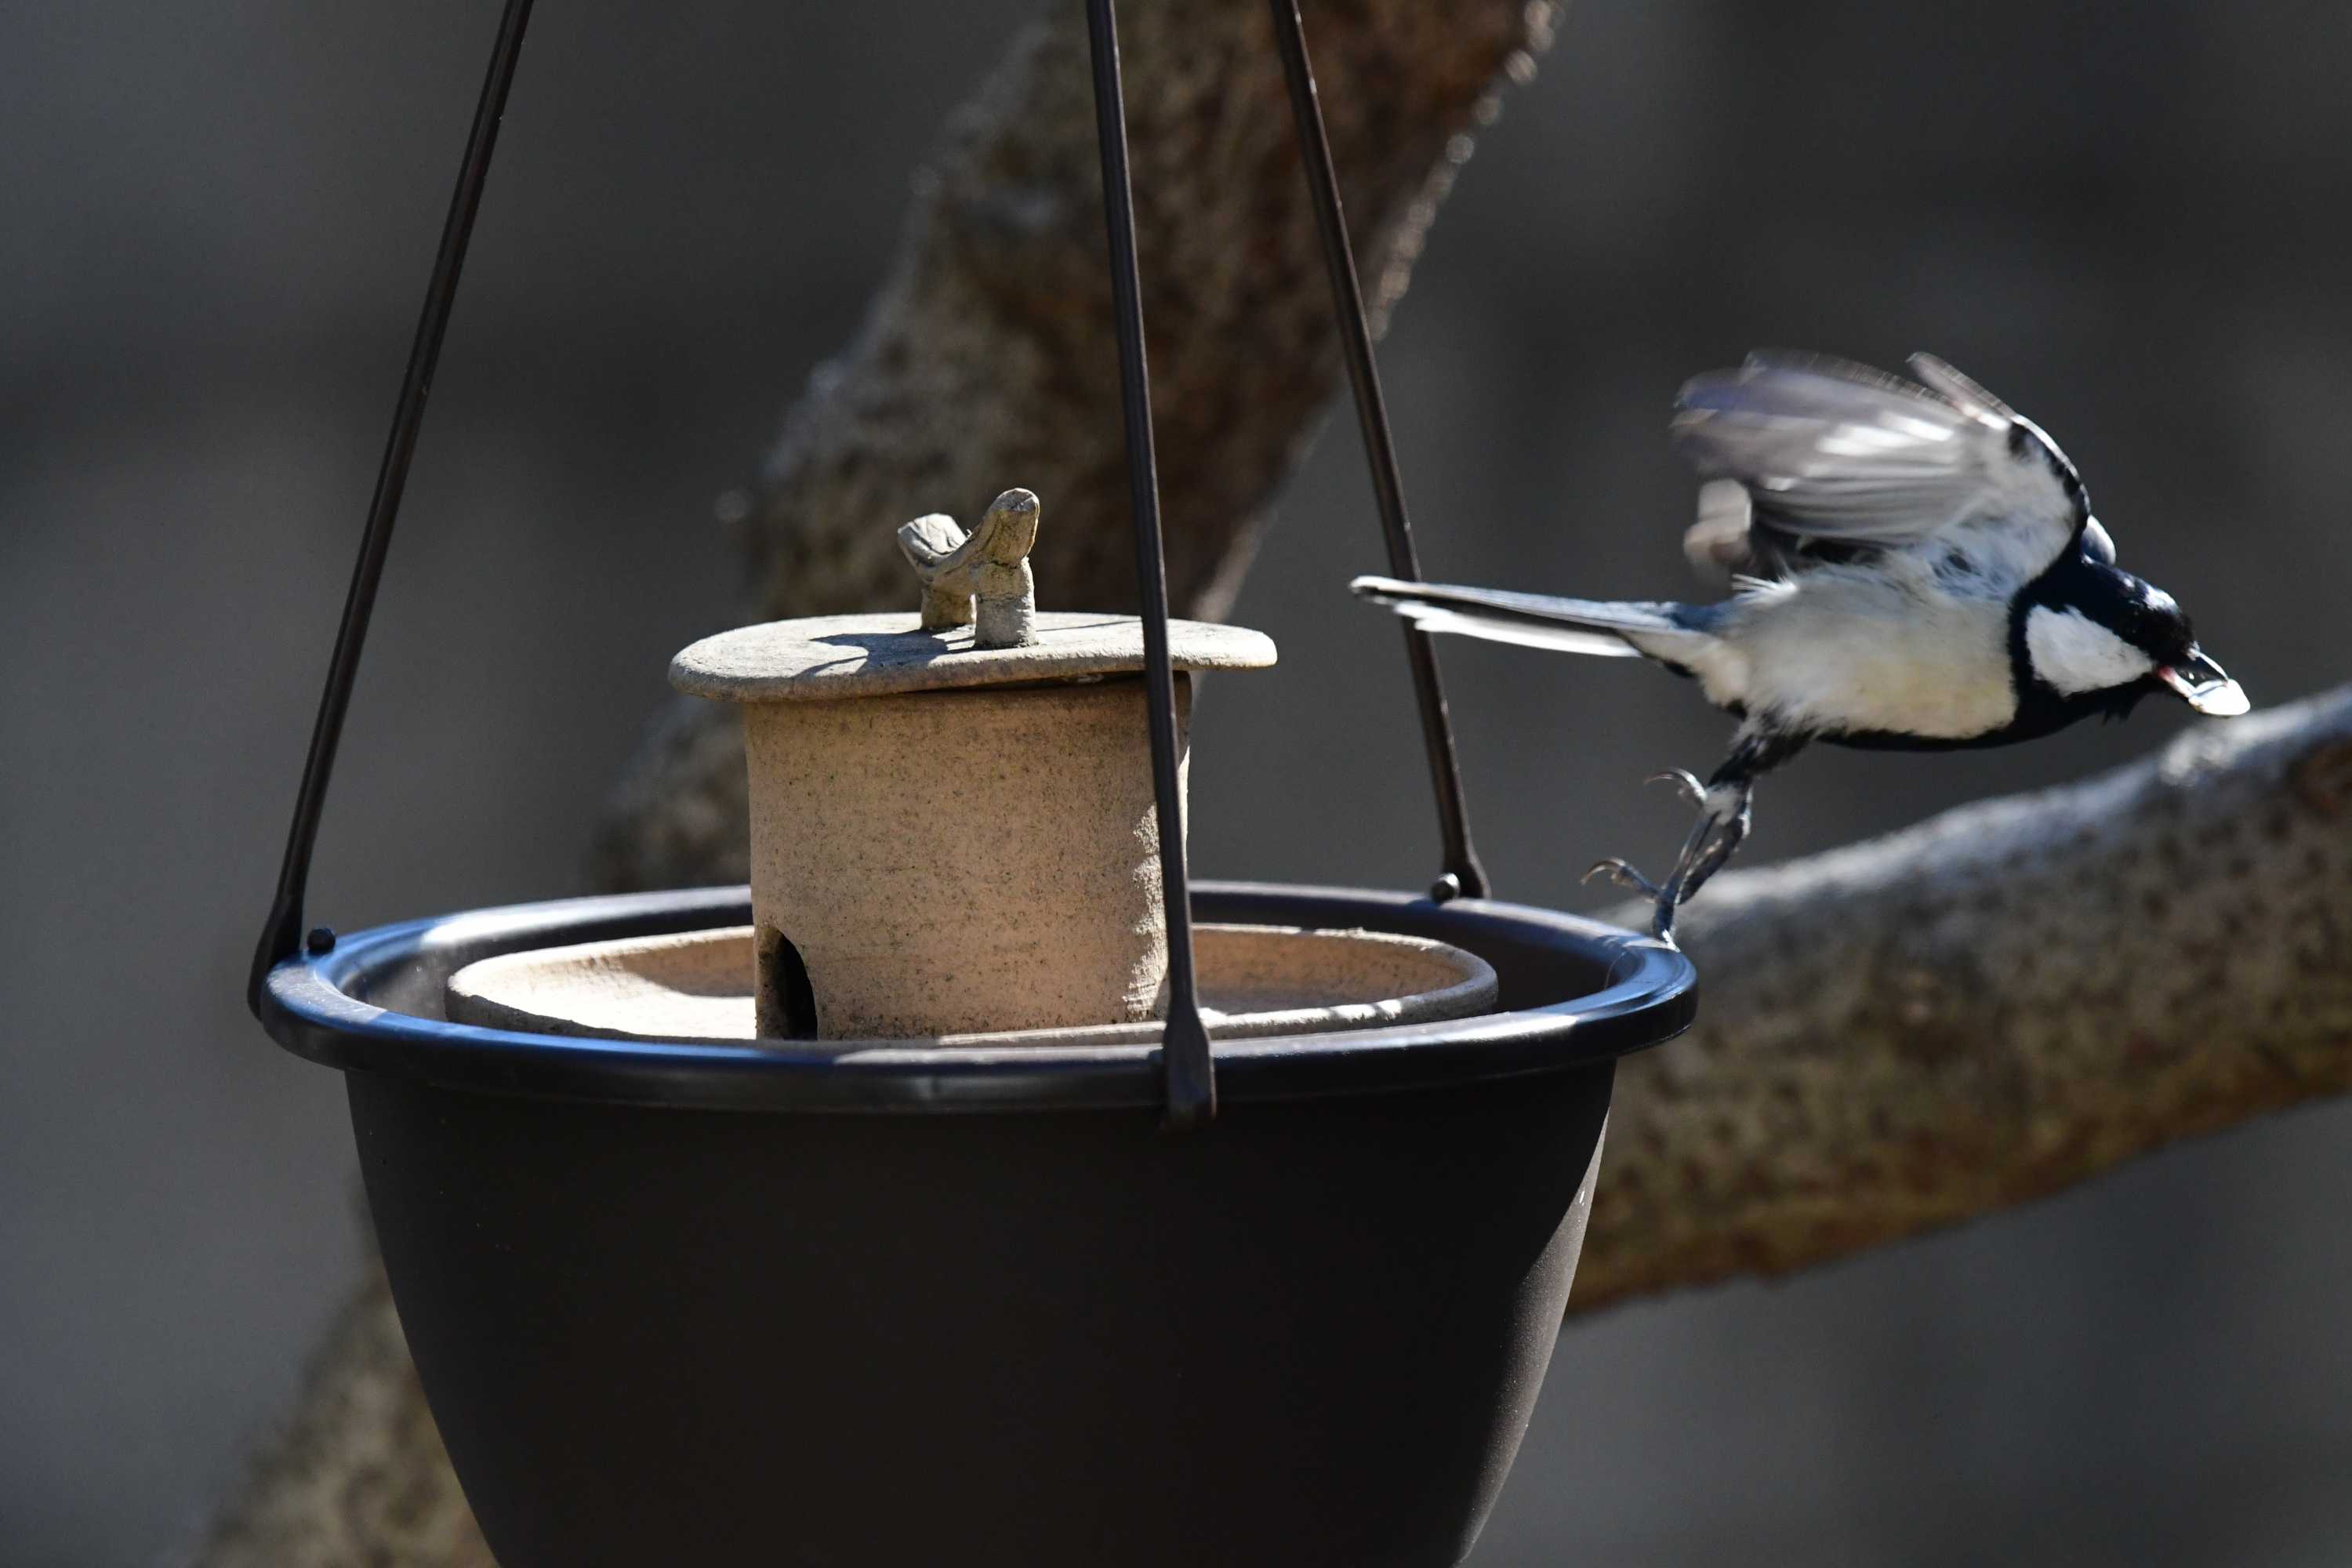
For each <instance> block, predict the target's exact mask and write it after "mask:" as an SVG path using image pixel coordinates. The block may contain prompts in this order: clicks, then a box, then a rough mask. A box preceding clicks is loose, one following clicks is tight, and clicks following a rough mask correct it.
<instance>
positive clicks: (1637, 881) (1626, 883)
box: [1579, 855, 1665, 899]
mask: <svg viewBox="0 0 2352 1568" xmlns="http://www.w3.org/2000/svg"><path fill="white" fill-rule="evenodd" d="M1595 877H1606V878H1608V879H1609V880H1611V881H1612V882H1613V883H1615V884H1616V885H1617V886H1619V887H1621V888H1622V889H1625V890H1626V891H1627V892H1629V893H1639V894H1641V895H1642V896H1643V898H1645V899H1663V898H1664V897H1665V894H1664V891H1662V890H1661V889H1659V887H1658V885H1657V884H1656V883H1655V882H1653V881H1652V880H1650V879H1648V878H1647V877H1644V876H1643V875H1642V873H1641V872H1639V871H1636V870H1635V869H1633V866H1632V865H1631V864H1629V863H1628V862H1626V861H1623V860H1620V859H1618V858H1616V857H1615V856H1613V855H1612V856H1611V857H1610V858H1608V859H1606V860H1595V861H1594V862H1593V863H1592V864H1591V866H1590V867H1588V868H1586V869H1585V873H1584V875H1583V876H1582V877H1581V878H1580V879H1579V880H1581V881H1586V882H1590V881H1591V880H1592V879H1593V878H1595Z"/></svg>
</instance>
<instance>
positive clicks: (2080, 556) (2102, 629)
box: [2016, 523, 2247, 717]
mask: <svg viewBox="0 0 2352 1568" xmlns="http://www.w3.org/2000/svg"><path fill="white" fill-rule="evenodd" d="M2091 526H2092V527H2096V526H2097V525H2096V524H2095V523H2094V524H2092V525H2091ZM2100 537H2101V538H2102V539H2104V537H2105V535H2104V533H2102V534H2101V536H2100ZM2112 550H2113V546H2108V547H2107V551H2106V552H2101V551H2098V550H2095V549H2093V548H2088V547H2086V548H2084V549H2082V550H2080V551H2077V552H2070V553H2069V555H2068V557H2067V558H2066V559H2065V560H2063V561H2062V562H2061V563H2059V564H2058V565H2055V566H2053V567H2052V568H2051V569H2050V570H2049V571H2048V572H2046V573H2044V574H2042V577H2041V578H2040V579H2039V580H2038V581H2037V582H2035V583H2034V584H2033V586H2032V588H2031V589H2029V590H2028V591H2027V593H2026V594H2025V595H2024V596H2023V597H2022V598H2021V600H2020V601H2019V605H2018V625H2017V628H2016V640H2017V645H2018V646H2017V651H2018V653H2019V655H2020V662H2021V675H2022V676H2023V677H2024V678H2025V679H2026V680H2027V681H2028V682H2030V683H2031V685H2032V687H2033V688H2036V689H2037V690H2035V691H2033V692H2031V693H2029V696H2032V697H2037V698H2039V699H2040V700H2042V702H2043V703H2044V704H2048V703H2050V702H2052V701H2053V700H2054V702H2055V703H2056V704H2057V705H2058V706H2060V707H2063V708H2066V709H2079V710H2084V711H2095V710H2105V711H2108V712H2111V713H2122V712H2127V711H2129V710H2130V709H2131V706H2132V704H2133V703H2135V702H2137V701H2138V700H2139V699H2140V698H2142V697H2144V696H2146V695H2147V694H2148V693H2149V692H2151V691H2159V690H2161V691H2169V692H2170V693H2172V694H2173V695H2174V696H2176V697H2178V698H2179V699H2180V700H2182V701H2184V702H2186V703H2188V704H2189V706H2190V707H2191V708H2194V709H2196V710H2197V711H2199V712H2200V713H2210V714H2213V715H2215V716H2217V717H2227V716H2230V715H2233V714H2238V713H2243V712H2244V711H2245V710H2246V708H2247V702H2246V694H2245V693H2244V692H2243V691H2242V690H2241V689H2239V686H2238V683H2237V682H2236V681H2234V680H2231V679H2230V678H2229V677H2228V676H2227V675H2226V674H2224V673H2222V670H2221V666H2220V665H2218V664H2215V663H2214V662H2213V661H2212V660H2211V659H2210V658H2206V657H2205V655H2204V652H2203V651H2202V650H2201V649H2200V648H2199V647H2198V646H2197V636H2196V633H2195V632H2194V631H2193V630H2192V629H2191V628H2190V626H2189V616H2188V614H2187V613H2186V612H2185V611H2183V610H2182V609H2181V607H2180V605H2179V604H2178V603H2177V602H2175V600H2174V599H2173V597H2172V595H2169V594H2168V593H2166V592H2165V591H2164V590H2163V589H2161V588H2159V587H2158V586H2156V585H2155V584H2152V583H2147V582H2145V581H2143V580H2141V579H2140V578H2137V577H2135V576H2133V575H2132V574H2130V573H2128V572H2126V571H2124V570H2122V569H2121V568H2120V567H2118V566H2116V565H2115V564H2114V557H2113V555H2112V553H2110V552H2112ZM2076 716H2079V714H2078V715H2076Z"/></svg>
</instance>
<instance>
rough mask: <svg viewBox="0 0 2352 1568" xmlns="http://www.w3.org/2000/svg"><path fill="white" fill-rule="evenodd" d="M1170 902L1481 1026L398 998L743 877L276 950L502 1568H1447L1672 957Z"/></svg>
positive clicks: (287, 1025)
mask: <svg viewBox="0 0 2352 1568" xmlns="http://www.w3.org/2000/svg"><path fill="white" fill-rule="evenodd" d="M1195 904H1196V910H1197V912H1198V914H1199V915H1200V917H1201V918H1202V919H1206V920H1214V921H1244V922H1248V921H1256V922H1264V923H1270V924H1287V925H1304V926H1320V927H1361V928H1368V929H1373V930H1385V931H1402V932H1407V933H1411V934H1418V935H1423V936H1430V937H1434V938H1437V939H1439V940H1442V941H1444V942H1452V943H1454V944H1456V945H1458V946H1461V947H1465V948H1467V949H1469V950H1471V951H1472V952H1476V953H1478V954H1479V955H1480V956H1482V957H1484V958H1485V959H1486V960H1487V962H1489V963H1492V964H1493V965H1494V967H1495V969H1496V972H1497V973H1498V976H1499V978H1500V981H1501V986H1502V1002H1501V1010H1500V1011H1499V1012H1497V1013H1496V1014H1492V1015H1489V1016H1484V1017H1480V1018H1473V1019H1464V1020H1459V1021H1455V1022H1452V1023H1446V1024H1438V1025H1429V1026H1417V1027H1413V1028H1404V1029H1397V1028H1391V1029H1376V1030H1366V1031H1360V1032H1354V1033H1343V1034H1327V1035H1318V1036H1311V1037H1297V1038H1287V1039H1286V1038H1274V1039H1257V1040H1249V1041H1240V1042H1229V1043H1221V1044H1219V1045H1218V1046H1217V1047H1216V1051H1215V1056H1216V1070H1217V1074H1218V1084H1219V1091H1220V1098H1221V1109H1220V1113H1219V1115H1218V1118H1217V1120H1216V1121H1215V1122H1214V1123H1213V1125H1211V1126H1210V1127H1208V1128H1206V1129H1204V1130H1202V1131H1198V1132H1195V1133H1192V1134H1191V1135H1187V1136H1175V1135H1170V1134H1165V1133H1162V1132H1160V1131H1157V1130H1156V1123H1157V1121H1158V1119H1159V1118H1160V1115H1161V1109H1162V1104H1163V1099H1162V1096H1163V1092H1164V1090H1163V1084H1162V1079H1161V1076H1160V1065H1159V1056H1158V1052H1157V1051H1156V1050H1153V1049H1148V1048H1144V1047H1105V1048H1099V1049H1076V1050H1068V1051H1024V1052H1002V1051H999V1052H983V1051H969V1050H966V1051H940V1050H919V1049H898V1050H875V1051H869V1052H859V1053H853V1054H852V1055H850V1056H848V1057H845V1058H830V1057H821V1056H815V1055H803V1054H799V1053H795V1052H793V1051H790V1050H780V1049H776V1048H773V1047H712V1046H661V1045H648V1044H643V1043H638V1042H618V1041H610V1040H594V1039H579V1038H565V1037H554V1036H533V1035H520V1034H508V1033H502V1032H499V1031H494V1030H486V1029H478V1028H471V1027H466V1026H457V1025H452V1024H448V1023H446V1022H444V1021H442V1020H441V1018H440V1016H439V1002H438V998H439V995H440V991H441V984H442V981H443V979H444V978H445V977H446V975H447V974H448V973H450V972H451V971H452V970H453V969H454V968H456V967H457V966H459V965H462V964H464V963H470V962H472V961H473V960H475V959H478V958H483V957H488V956H490V955H492V954H494V953H499V952H513V951H517V950H520V949H523V948H528V947H537V946H546V945H553V944H558V943H564V942H584V941H593V940H598V939H601V938H605V937H617V936H630V935H650V934H655V933H658V932H663V931H681V930H692V929H698V928H701V927H708V926H717V925H724V924H732V923H738V922H740V921H743V920H744V919H746V918H747V915H746V909H747V899H746V895H745V894H744V893H743V891H742V890H741V889H720V890H713V891H706V892H694V893H677V894H661V895H650V896H638V897H630V898H618V899H592V900H572V901H568V902H562V903H554V904H541V905H534V906H528V907H522V908H517V909H511V910H486V911H479V912H477V913H472V914H466V915H459V916H454V917H451V918H448V919H445V920H437V921H423V922H419V923H415V924H411V925H404V926H395V927H388V928H383V929H381V930H377V931H366V932H361V933H357V934H355V935H352V936H351V937H348V938H345V939H344V940H343V941H341V942H340V943H338V944H337V945H336V946H335V947H334V948H333V949H332V950H331V951H330V952H325V953H323V954H305V955H303V956H299V957H297V958H292V959H289V960H286V961H284V962H283V963H279V964H278V966H277V967H276V968H275V969H274V970H273V971H272V972H271V973H270V974H269V976H268V984H267V994H266V997H265V1000H264V1004H263V1009H262V1010H263V1013H264V1016H265V1021H266V1022H267V1023H268V1027H269V1030H270V1033H271V1034H272V1035H273V1036H274V1037H276V1038H277V1039H278V1041H279V1042H280V1043H281V1044H283V1045H285V1046H286V1047H288V1048H289V1049H291V1050H293V1051H295V1052H297V1053H299V1054H300V1055H302V1056H305V1057H308V1058H311V1059H312V1060H315V1061H320V1062H323V1063H326V1064H328V1065H331V1066H334V1067H338V1068H345V1069H347V1072H348V1079H349V1084H350V1092H351V1104H352V1124H353V1127H354V1129H355V1131H356V1132H357V1134H358V1139H359V1147H360V1153H361V1160H362V1168H363V1170H364V1172H365V1174H366V1181H367V1190H368V1196H369V1202H370V1204H371V1206H372V1207H373V1212H374V1216H375V1223H376V1227H377V1231H378V1234H379V1235H380V1237H381V1238H382V1241H383V1254H384V1260H385V1264H386V1266H387V1268H388V1269H389V1270H390V1274H391V1279H392V1285H393V1290H394V1297H395V1299H396V1300H397V1302H398V1305H399V1309H400V1314H401V1321H402V1324H403V1327H404V1329H405V1331H406V1332H407V1336H408V1340H409V1343H410V1346H411V1348H412V1350H413V1351H414V1352H415V1358H416V1363H417V1367H418V1369H419V1371H420V1372H421V1373H422V1374H423V1377H424V1381H425V1390H426V1393H427V1394H428V1395H429V1397H430V1399H431V1402H432V1405H433V1409H434V1413H435V1415H436V1418H437V1419H438V1420H439V1422H440V1425H441V1428H442V1432H443V1435H444V1436H445V1437H446V1440H447V1443H448V1447H449V1450H450V1453H451V1455H452V1457H453V1458H454V1459H455V1461H456V1463H457V1470H458V1474H459V1476H460V1478H461V1479H462V1480H463V1481H464V1483H465V1487H466V1491H467V1497H468V1499H469V1500H471V1501H472V1503H473V1505H474V1508H475V1510H476V1511H477V1513H478V1516H479V1518H480V1520H481V1523H482V1527H483V1530H484V1531H485V1533H486V1534H487V1536H488V1540H489V1542H490V1544H491V1547H492V1549H493V1550H494V1551H495V1552H497V1553H498V1556H499V1561H500V1563H502V1564H504V1565H505V1568H590V1565H593V1564H607V1563H609V1564H631V1565H643V1564H653V1563H679V1564H690V1565H692V1568H729V1565H733V1564H746V1565H749V1564H759V1565H761V1568H776V1565H780V1564H803V1563H805V1564H932V1563H973V1564H982V1563H1005V1564H1021V1565H1023V1568H1050V1565H1058V1564H1068V1565H1072V1568H1076V1565H1078V1564H1087V1565H1089V1568H1101V1565H1125V1568H1149V1565H1157V1564H1168V1565H1171V1568H1172V1565H1175V1564H1185V1565H1187V1568H1200V1565H1204V1564H1220V1565H1224V1564H1254V1563H1265V1564H1267V1565H1269V1568H1272V1565H1276V1564H1279V1565H1282V1568H1303V1565H1310V1564H1326V1563H1328V1564H1333V1565H1339V1564H1345V1565H1347V1568H1367V1565H1371V1564H1401V1565H1402V1564H1412V1565H1422V1564H1446V1563H1455V1562H1458V1561H1459V1560H1460V1559H1461V1557H1462V1556H1463V1555H1464V1554H1465V1552H1467V1551H1468V1550H1469V1545H1470V1542H1471V1541H1472V1540H1473V1538H1474V1537H1475V1534H1476V1532H1477V1530H1478V1527H1479V1524H1480V1523H1481V1521H1483V1520H1484V1518H1485V1517H1486V1511H1487V1510H1488V1509H1489V1507H1491V1505H1492V1504H1493V1502H1494V1500H1495V1497H1496V1492H1497V1490H1498V1489H1499V1488H1500V1487H1501V1485H1502V1481H1503V1478H1504V1475H1505V1473H1506V1472H1507V1469H1508V1468H1509V1466H1510V1462H1511V1458H1512V1456H1513V1454H1514V1452H1515V1451H1516V1449H1517V1446H1518V1442H1519V1438H1520V1436H1521V1434H1522V1433H1523V1431H1524V1430H1525V1428H1526V1425H1527V1421H1528V1415H1529V1412H1530V1411H1531V1409H1532V1408H1533V1405H1534V1402H1535V1397H1536V1393H1537V1390H1538V1386H1539V1385H1540V1384H1541V1382H1542V1380H1543V1374H1544V1371H1545V1368H1546V1365H1547V1363H1549V1359H1550V1356H1551V1347H1552V1341H1553V1337H1554V1333H1555V1331H1556V1329H1557V1327H1558V1324H1559V1316H1560V1310H1561V1308H1562V1305H1563V1304H1564V1302H1565V1301H1566V1300H1567V1296H1568V1290H1569V1283H1570V1278H1571V1276H1572V1275H1573V1273H1574V1270H1575V1266H1576V1258H1577V1253H1578V1250H1579V1248H1580V1246H1581V1243H1582V1240H1583V1230H1584V1221H1585V1216H1586V1215H1587V1213H1588V1212H1589V1205H1590V1200H1591V1184H1592V1179H1593V1173H1594V1170H1595V1167H1596V1165H1597V1163H1598V1157H1599V1150H1600V1142H1601V1127H1602V1122H1603V1120H1604V1118H1605V1116H1606V1114H1607V1111H1608V1106H1609V1091H1610V1083H1611V1079H1612V1073H1613V1070H1614V1069H1613V1063H1614V1060H1615V1058H1617V1057H1618V1056H1619V1055H1622V1054H1623V1053H1625V1052H1628V1051H1632V1050H1637V1049H1641V1048H1643V1047H1647V1046H1651V1045H1654V1044H1657V1043H1659V1042H1660V1041H1662V1040H1664V1039H1666V1038H1668V1037H1672V1036H1673V1035H1675V1033H1677V1032H1678V1031H1680V1030H1681V1029H1682V1028H1683V1027H1684V1026H1685V1025H1686V1024H1687V1023H1688V1022H1689V1019H1690V1016H1691V1012H1692V1006H1693V995H1692V973H1691V970H1690V968H1689V965H1688V964H1687V963H1685V961H1684V959H1683V958H1682V957H1681V955H1680V954H1678V953H1675V952H1672V951H1671V950H1668V949H1664V948H1662V947H1659V946H1657V945H1655V944H1653V943H1649V942H1641V941H1638V940H1636V939H1633V938H1632V937H1630V936H1628V935H1627V934H1626V933H1623V932H1621V931H1614V930H1612V929H1610V928H1606V927H1602V926H1599V925H1596V924H1594V923H1592V922H1591V921H1580V920H1576V919H1573V918H1570V917H1568V916H1564V915H1559V914H1553V913H1549V912H1546V911H1542V910H1529V909H1522V908H1517V907H1514V906H1511V905H1506V904H1496V903H1489V902H1485V901H1481V900H1456V901H1454V902H1452V903H1449V904H1445V905H1443V906H1440V905H1436V904H1433V903H1430V902H1428V901H1426V900H1407V899H1404V898H1401V897H1395V896H1390V895H1381V894H1366V893H1339V892H1327V891H1320V890H1309V889H1276V888H1265V887H1252V886H1240V885H1223V886H1208V887H1203V888H1202V889H1198V891H1197V893H1196V898H1195Z"/></svg>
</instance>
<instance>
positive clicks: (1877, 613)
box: [1700, 571, 2017, 741]
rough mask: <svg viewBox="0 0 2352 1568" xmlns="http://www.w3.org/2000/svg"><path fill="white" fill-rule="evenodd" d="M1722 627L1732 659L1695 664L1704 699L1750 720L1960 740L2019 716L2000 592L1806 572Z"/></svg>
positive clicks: (1832, 573) (1860, 575) (1817, 729)
mask: <svg viewBox="0 0 2352 1568" xmlns="http://www.w3.org/2000/svg"><path fill="white" fill-rule="evenodd" d="M1921 586H1922V587H1923V588H1924V587H1925V586H1926V584H1924V583H1923V584H1921ZM1724 640H1725V641H1726V643H1727V644H1728V645H1730V647H1729V648H1727V653H1729V652H1733V651H1734V650H1736V657H1732V658H1725V659H1724V660H1722V661H1720V666H1719V668H1717V669H1715V670H1707V671H1702V672H1701V677H1700V678H1701V680H1702V682H1703V683H1705V685H1706V692H1707V696H1708V697H1709V698H1711V699H1713V700H1716V701H1718V702H1722V701H1727V700H1736V701H1738V702H1739V703H1741V704H1743V705H1744V706H1745V707H1746V708H1747V710H1748V712H1749V713H1750V714H1751V715H1754V716H1756V717H1759V718H1760V717H1764V716H1766V715H1770V716H1772V717H1774V718H1775V719H1776V720H1778V721H1780V722H1781V723H1783V724H1788V725H1791V726H1796V727H1801V728H1804V729H1808V730H1814V731H1826V732H1834V731H1886V732H1892V733H1896V734H1908V735H1919V736H1923V737H1926V738H1928V739H1933V740H1950V741H1964V740H1969V739H1971V738H1973V737H1975V736H1978V735H1983V734H1987V733H1990V731H1995V730H1999V729H2000V728H2002V727H2003V726H2005V725H2007V724H2008V723H2009V722H2010V721H2011V719H2013V718H2014V717H2015V716H2016V713H2017V693H2016V691H2015V689H2013V687H2012V685H2011V674H2010V658H2009V612H2008V605H2007V604H2006V602H2005V601H2003V600H2000V599H1994V598H1974V597H1970V598H1956V597H1953V596H1951V595H1945V594H1937V593H1931V592H1916V593H1906V592H1905V591H1904V588H1903V586H1902V584H1900V583H1899V582H1890V581H1889V580H1888V579H1886V578H1885V577H1880V576H1877V575H1862V574H1853V575H1849V574H1844V573H1841V572H1833V571H1832V572H1819V573H1808V574H1805V576H1804V577H1803V578H1802V579H1801V581H1800V583H1799V584H1798V586H1797V587H1795V588H1794V589H1791V590H1786V591H1783V592H1780V593H1778V594H1775V595H1769V597H1765V598H1759V600H1757V601H1755V603H1754V605H1753V608H1752V609H1751V610H1750V611H1749V612H1748V614H1746V615H1743V616H1740V618H1739V624H1738V626H1737V627H1736V628H1727V636H1726V637H1725V639H1724ZM1718 682H1720V684H1721V685H1722V687H1723V688H1724V689H1722V690H1720V691H1718V689H1717V684H1718Z"/></svg>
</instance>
